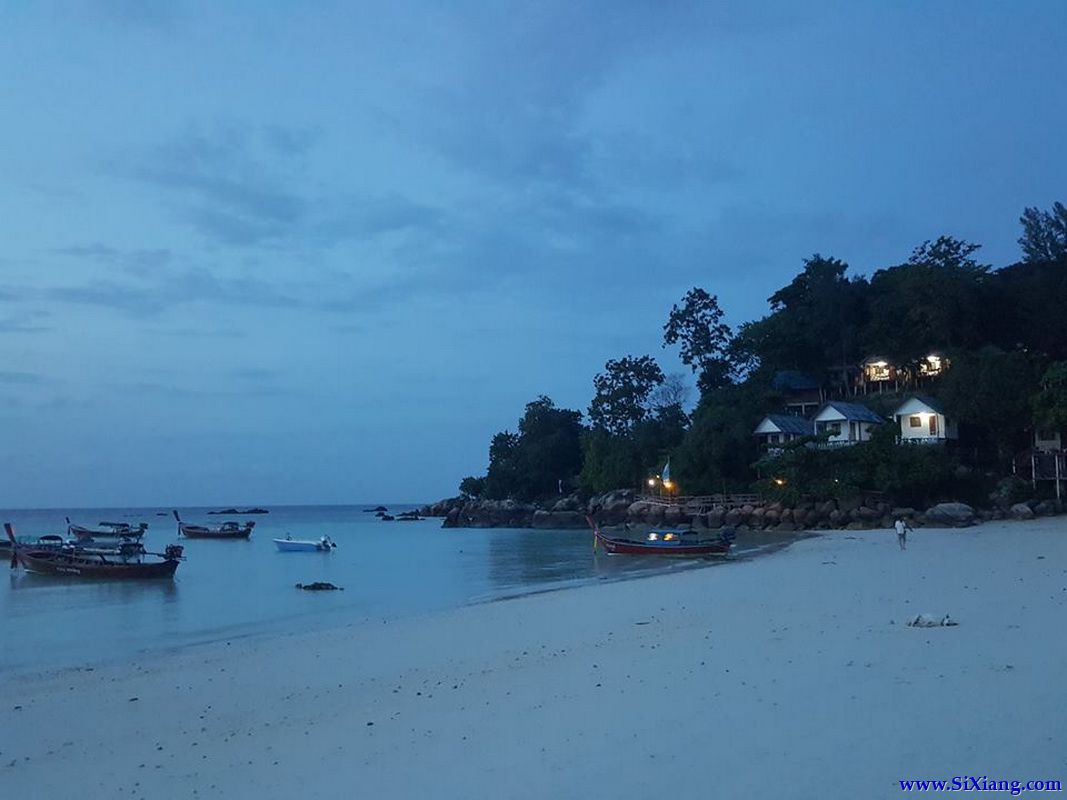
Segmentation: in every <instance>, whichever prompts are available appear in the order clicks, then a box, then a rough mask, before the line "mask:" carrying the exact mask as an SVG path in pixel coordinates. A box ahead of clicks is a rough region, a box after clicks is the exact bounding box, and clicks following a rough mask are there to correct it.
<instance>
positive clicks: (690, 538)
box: [585, 517, 736, 557]
mask: <svg viewBox="0 0 1067 800" xmlns="http://www.w3.org/2000/svg"><path fill="white" fill-rule="evenodd" d="M585 519H586V521H587V522H588V523H589V527H590V528H592V529H593V537H594V538H593V550H594V551H595V550H596V548H597V546H598V545H599V546H600V547H603V548H604V552H606V553H609V554H611V555H633V556H688V557H695V556H725V555H728V554H729V552H730V546H731V545H732V544H733V542H734V537H735V535H736V534H735V533H734V530H733V528H724V529H723V530H722V532H721V533H720V534H719V535H718V536H717V537H716V538H714V539H701V538H699V536H698V535H697V534H696V533H694V532H692V531H676V530H653V531H650V532H649V533H648V535H647V536H646V537H645V538H644V539H626V538H622V537H615V536H608V535H606V534H604V533H603V532H602V531H601V530H600V526H599V525H597V523H596V520H594V519H593V518H592V517H586V518H585Z"/></svg>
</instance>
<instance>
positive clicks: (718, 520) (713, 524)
mask: <svg viewBox="0 0 1067 800" xmlns="http://www.w3.org/2000/svg"><path fill="white" fill-rule="evenodd" d="M725 516H726V512H725V511H724V510H723V509H721V508H713V509H712V510H711V511H709V512H708V516H707V522H708V527H709V528H721V527H722V521H723V517H725Z"/></svg>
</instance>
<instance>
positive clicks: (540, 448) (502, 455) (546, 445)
mask: <svg viewBox="0 0 1067 800" xmlns="http://www.w3.org/2000/svg"><path fill="white" fill-rule="evenodd" d="M581 434H582V414H581V412H579V411H570V410H568V409H565V408H556V405H555V403H553V402H552V400H551V399H550V398H548V397H545V396H544V395H542V396H541V397H538V398H537V399H536V400H534V401H532V402H530V403H527V404H526V413H525V414H523V417H522V419H521V420H519V431H518V433H510V432H508V431H504V432H502V433H498V434H497V435H496V436H494V437H493V442H492V444H491V445H490V447H489V472H488V474H487V475H486V490H485V495H486V497H489V498H491V499H494V500H500V499H505V498H516V499H519V500H532V499H534V498H537V497H539V496H542V495H547V494H555V493H556V491H557V486H558V482H559V481H560V480H563V481H567V482H569V481H572V480H573V479H574V477H575V476H576V475H578V473H579V472H581V469H582V447H581Z"/></svg>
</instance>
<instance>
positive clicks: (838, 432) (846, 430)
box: [814, 400, 885, 445]
mask: <svg viewBox="0 0 1067 800" xmlns="http://www.w3.org/2000/svg"><path fill="white" fill-rule="evenodd" d="M814 422H815V433H817V434H819V433H828V434H829V438H828V439H827V444H830V445H850V444H856V443H857V442H866V441H868V440H869V439H870V438H871V428H873V427H874V426H875V425H881V424H882V423H883V422H885V420H884V419H882V418H881V417H880V416H878V415H877V414H875V413H874V412H873V411H871V410H870V409H869V408H867V406H862V405H860V404H859V403H843V402H841V401H840V400H831V401H830V402H829V403H826V404H825V405H823V407H822V408H820V409H819V412H818V413H817V414H816V415H815V419H814Z"/></svg>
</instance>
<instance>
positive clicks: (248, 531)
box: [173, 511, 256, 539]
mask: <svg viewBox="0 0 1067 800" xmlns="http://www.w3.org/2000/svg"><path fill="white" fill-rule="evenodd" d="M173 513H174V519H176V520H178V535H179V536H184V537H186V538H187V539H247V538H248V537H249V536H251V535H252V529H253V528H254V527H256V523H255V522H254V521H249V522H245V523H239V522H224V523H222V524H221V525H220V526H219V527H217V528H208V527H205V526H204V525H190V524H189V523H187V522H182V518H181V517H179V516H178V512H177V511H175V512H173Z"/></svg>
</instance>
